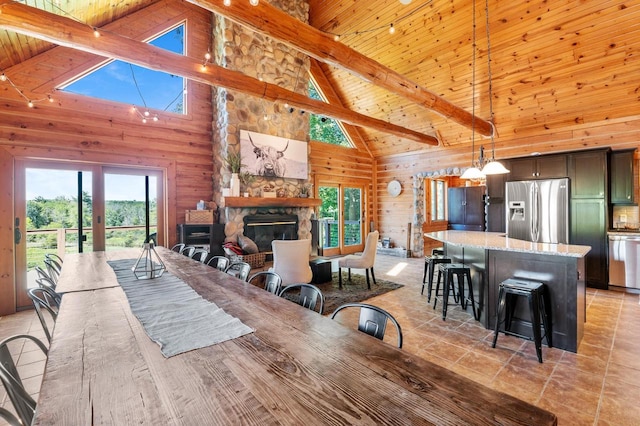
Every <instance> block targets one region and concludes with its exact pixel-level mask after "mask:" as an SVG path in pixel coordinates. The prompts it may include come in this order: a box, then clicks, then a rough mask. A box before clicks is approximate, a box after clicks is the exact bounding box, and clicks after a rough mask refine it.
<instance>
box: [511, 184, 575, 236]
mask: <svg viewBox="0 0 640 426" xmlns="http://www.w3.org/2000/svg"><path fill="white" fill-rule="evenodd" d="M505 204H506V209H507V212H506V215H507V235H508V236H509V238H517V239H519V240H525V241H533V242H539V243H551V244H557V243H563V244H567V243H568V242H569V179H568V178H562V179H546V180H525V181H515V182H507V184H506V203H505Z"/></svg>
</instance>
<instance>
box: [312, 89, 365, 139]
mask: <svg viewBox="0 0 640 426" xmlns="http://www.w3.org/2000/svg"><path fill="white" fill-rule="evenodd" d="M309 97H310V98H311V99H316V100H319V101H323V102H326V101H327V100H326V99H325V98H324V96H322V93H321V91H320V89H319V88H318V87H317V85H316V84H315V82H314V81H313V78H310V79H309ZM309 138H310V139H312V140H315V141H319V142H325V143H329V144H332V145H339V146H344V147H347V148H353V147H354V145H353V143H352V142H351V140H350V139H349V137H348V136H347V133H346V132H345V130H344V128H343V127H342V124H341V123H339V122H338V121H336V120H334V119H333V118H329V117H323V116H321V115H316V114H310V116H309Z"/></svg>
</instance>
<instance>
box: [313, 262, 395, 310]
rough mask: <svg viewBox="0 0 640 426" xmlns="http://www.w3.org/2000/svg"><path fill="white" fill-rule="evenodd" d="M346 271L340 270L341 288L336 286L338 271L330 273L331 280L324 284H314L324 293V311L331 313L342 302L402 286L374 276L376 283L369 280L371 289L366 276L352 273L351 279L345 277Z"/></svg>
mask: <svg viewBox="0 0 640 426" xmlns="http://www.w3.org/2000/svg"><path fill="white" fill-rule="evenodd" d="M347 276H348V275H347V272H346V271H344V270H343V271H342V289H339V288H338V273H337V272H334V273H333V274H332V278H333V279H332V281H330V282H328V283H324V284H316V287H318V288H319V289H320V290H321V291H322V294H323V295H324V313H325V315H331V314H332V313H333V311H335V310H336V308H337V307H338V306H340V305H342V304H344V303H351V302H362V301H363V300H367V299H370V298H372V297H374V296H379V295H381V294H384V293H387V292H390V291H392V290H396V289H398V288H400V287H402V284H397V283H394V282H391V281H387V280H383V279H380V278H378V277H376V284H374V283H373V280H372V279H371V278H370V281H371V290H368V289H367V278H366V277H365V276H364V275H359V274H355V273H352V274H351V281H349V280H348V279H347Z"/></svg>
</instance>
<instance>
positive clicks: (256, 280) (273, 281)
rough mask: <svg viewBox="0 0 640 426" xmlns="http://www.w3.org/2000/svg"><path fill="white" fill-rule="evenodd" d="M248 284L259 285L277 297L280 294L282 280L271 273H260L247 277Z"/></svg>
mask: <svg viewBox="0 0 640 426" xmlns="http://www.w3.org/2000/svg"><path fill="white" fill-rule="evenodd" d="M248 281H249V283H250V284H253V285H259V286H260V287H262V288H264V289H265V290H267V291H268V292H269V293H273V294H275V295H277V294H278V293H280V288H281V287H282V278H280V275H278V274H276V273H275V272H271V271H260V272H256V273H255V274H253V275H252V276H251V277H249V280H248Z"/></svg>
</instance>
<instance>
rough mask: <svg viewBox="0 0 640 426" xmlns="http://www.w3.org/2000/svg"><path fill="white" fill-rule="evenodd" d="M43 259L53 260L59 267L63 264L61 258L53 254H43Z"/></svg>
mask: <svg viewBox="0 0 640 426" xmlns="http://www.w3.org/2000/svg"><path fill="white" fill-rule="evenodd" d="M44 257H45V259H53V260H55V261H56V262H58V263H59V264H60V266H62V264H63V263H64V261H63V260H62V258H61V257H60V256H58V255H57V254H55V253H45V255H44Z"/></svg>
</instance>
